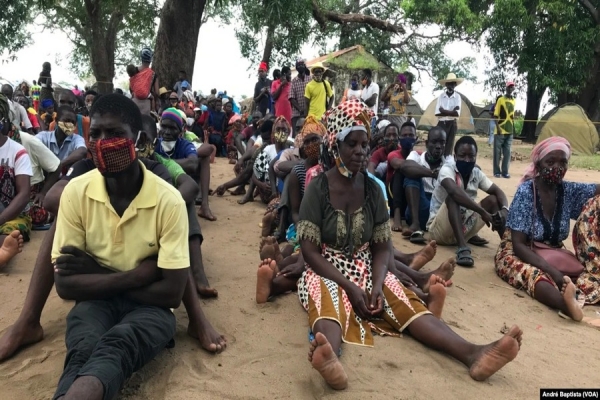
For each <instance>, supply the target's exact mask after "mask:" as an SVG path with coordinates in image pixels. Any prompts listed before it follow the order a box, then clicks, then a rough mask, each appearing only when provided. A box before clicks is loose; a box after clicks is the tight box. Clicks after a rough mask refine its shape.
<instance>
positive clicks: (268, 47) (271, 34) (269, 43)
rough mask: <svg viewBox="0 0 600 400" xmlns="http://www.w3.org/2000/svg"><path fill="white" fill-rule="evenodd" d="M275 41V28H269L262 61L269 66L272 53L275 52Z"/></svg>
mask: <svg viewBox="0 0 600 400" xmlns="http://www.w3.org/2000/svg"><path fill="white" fill-rule="evenodd" d="M273 39H275V26H274V25H273V26H269V27H267V38H266V39H265V49H264V50H263V57H262V61H264V62H266V63H267V65H269V61H270V60H271V53H272V52H273Z"/></svg>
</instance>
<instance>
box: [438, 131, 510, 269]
mask: <svg viewBox="0 0 600 400" xmlns="http://www.w3.org/2000/svg"><path fill="white" fill-rule="evenodd" d="M455 160H456V161H455ZM476 162H477V143H476V142H475V139H473V138H472V137H471V136H463V137H461V138H460V139H458V140H457V141H456V144H455V145H454V159H450V160H448V161H447V162H446V163H445V164H444V165H443V166H442V168H441V169H440V172H439V173H438V179H437V182H436V187H435V189H434V190H433V194H432V196H431V207H430V212H429V220H428V221H427V229H428V231H429V234H430V235H431V239H433V240H435V241H436V242H437V243H438V244H441V245H454V244H458V250H457V251H456V263H457V264H458V265H460V266H463V267H472V266H473V265H474V260H473V257H472V256H471V249H470V248H469V246H467V241H469V240H470V239H471V238H473V237H475V236H476V235H477V233H478V232H479V231H480V230H481V228H483V226H484V225H488V226H491V227H492V230H494V231H496V232H497V233H498V235H499V236H500V237H501V236H502V235H503V234H504V227H505V224H506V216H507V214H508V200H507V199H506V195H505V194H504V192H503V191H502V190H501V189H500V188H499V187H498V186H496V185H495V184H494V183H493V182H492V181H490V180H489V178H488V177H487V176H485V174H484V173H483V172H482V171H481V169H479V168H478V167H477V166H476ZM478 189H481V190H483V191H484V192H486V193H487V194H488V195H489V196H487V197H486V198H484V199H483V200H482V201H481V202H479V203H477V202H476V201H475V200H476V199H477V190H478Z"/></svg>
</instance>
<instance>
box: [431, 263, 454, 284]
mask: <svg viewBox="0 0 600 400" xmlns="http://www.w3.org/2000/svg"><path fill="white" fill-rule="evenodd" d="M454 268H456V258H455V257H450V258H449V259H447V260H446V261H444V262H443V263H442V264H441V265H440V266H439V267H438V268H437V269H436V270H434V271H432V272H431V273H432V274H433V275H437V276H439V277H440V278H442V279H443V280H444V281H446V282H448V281H449V280H450V278H452V276H453V275H454ZM446 286H448V285H446Z"/></svg>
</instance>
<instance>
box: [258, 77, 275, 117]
mask: <svg viewBox="0 0 600 400" xmlns="http://www.w3.org/2000/svg"><path fill="white" fill-rule="evenodd" d="M264 87H267V88H269V90H271V80H270V79H265V80H264V81H261V80H260V79H259V80H258V82H256V85H255V86H254V98H257V97H258V95H259V94H260V91H261V90H262V88H264ZM270 108H271V95H270V94H268V95H266V96H263V97H262V98H261V99H260V101H259V102H258V103H257V104H256V109H257V110H258V111H260V112H261V113H262V115H263V117H264V116H265V115H266V114H267V109H270ZM271 111H272V110H271Z"/></svg>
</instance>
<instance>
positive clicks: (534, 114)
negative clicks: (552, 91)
mask: <svg viewBox="0 0 600 400" xmlns="http://www.w3.org/2000/svg"><path fill="white" fill-rule="evenodd" d="M545 91H546V88H536V87H535V86H534V85H532V84H530V83H527V108H526V109H525V122H524V123H523V130H522V131H521V136H519V139H522V140H523V141H524V142H528V143H535V141H536V137H535V128H536V126H537V120H538V119H539V117H540V106H541V104H542V96H544V92H545Z"/></svg>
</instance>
